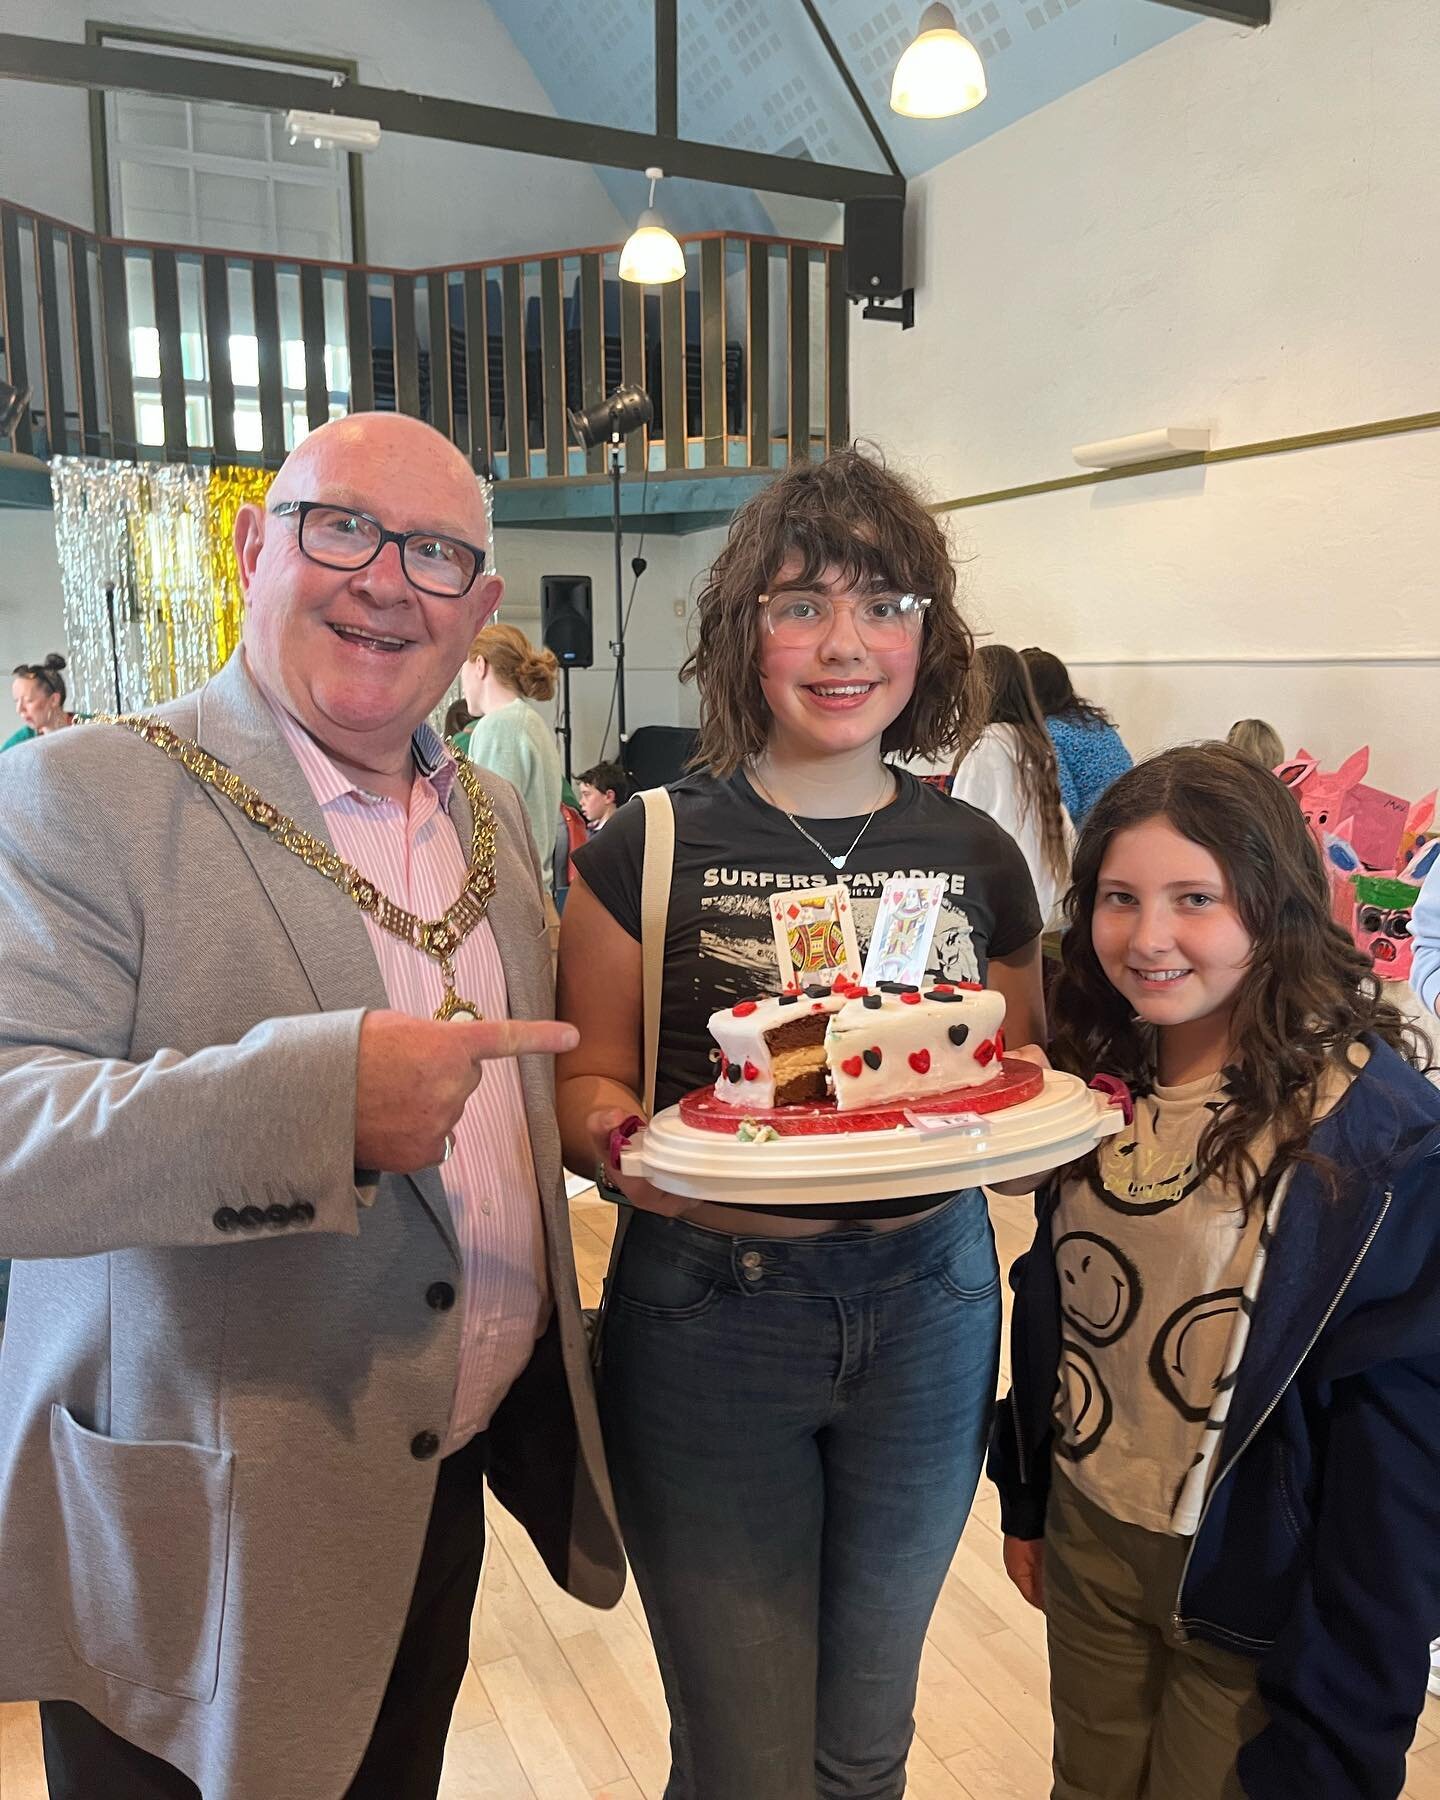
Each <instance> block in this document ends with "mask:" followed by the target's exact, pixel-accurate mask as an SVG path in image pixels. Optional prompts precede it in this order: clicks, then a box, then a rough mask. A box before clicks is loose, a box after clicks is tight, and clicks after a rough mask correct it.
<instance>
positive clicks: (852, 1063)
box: [840, 1056, 861, 1081]
mask: <svg viewBox="0 0 1440 1800" xmlns="http://www.w3.org/2000/svg"><path fill="white" fill-rule="evenodd" d="M840 1067H841V1068H842V1069H843V1070H844V1071H845V1073H846V1074H847V1075H848V1076H849V1077H850V1079H851V1080H852V1081H853V1080H854V1079H855V1077H856V1076H857V1075H858V1074H859V1073H860V1069H861V1063H860V1058H859V1057H858V1056H847V1057H846V1058H845V1060H844V1062H842V1063H841V1065H840Z"/></svg>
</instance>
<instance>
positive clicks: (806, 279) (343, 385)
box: [0, 201, 849, 484]
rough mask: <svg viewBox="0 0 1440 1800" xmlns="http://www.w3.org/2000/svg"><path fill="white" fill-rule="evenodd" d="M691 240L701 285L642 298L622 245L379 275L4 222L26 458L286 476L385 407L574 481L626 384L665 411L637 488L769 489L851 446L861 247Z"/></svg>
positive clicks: (490, 464) (7, 342) (590, 470)
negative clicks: (783, 474)
mask: <svg viewBox="0 0 1440 1800" xmlns="http://www.w3.org/2000/svg"><path fill="white" fill-rule="evenodd" d="M682 241H683V242H684V245H685V260H686V278H685V280H684V281H683V282H675V283H672V284H670V285H669V286H667V287H663V288H650V289H641V288H638V287H636V286H634V285H633V284H632V283H630V282H624V281H621V280H620V279H619V277H618V273H617V263H618V260H619V249H618V246H616V247H608V248H599V249H590V250H572V251H564V252H556V253H554V254H550V255H545V256H532V257H523V258H510V259H505V260H502V261H498V262H480V263H464V264H456V265H454V266H452V267H448V268H435V269H390V268H377V267H370V266H363V267H362V266H356V265H350V264H337V263H322V262H308V261H303V260H300V259H297V258H294V257H269V256H256V255H253V254H248V253H247V254H244V255H241V254H236V253H233V252H230V251H226V250H195V249H187V248H185V247H182V246H176V245H168V244H149V243H138V242H134V241H129V240H122V239H117V238H103V237H96V236H95V235H94V234H92V233H89V232H85V231H82V230H80V229H78V228H76V227H74V226H70V225H66V224H63V223H62V222H60V221H59V220H57V219H52V218H48V217H46V216H45V215H44V214H41V213H36V212H33V211H29V210H27V209H26V208H23V207H20V206H15V205H11V204H10V203H8V202H4V201H0V333H3V343H4V348H3V359H0V366H3V367H4V369H5V371H6V379H7V380H8V381H10V382H11V383H12V384H13V385H14V386H16V387H19V388H24V387H28V388H29V389H30V390H31V394H32V400H31V406H30V409H29V411H28V412H27V414H26V415H25V416H24V417H23V418H22V419H21V421H20V423H19V425H18V427H17V429H16V431H15V433H14V437H13V439H12V440H11V442H12V447H13V448H14V449H15V450H17V451H20V452H26V453H30V454H34V455H38V456H41V457H45V456H50V455H58V454H68V455H86V456H104V457H113V458H126V459H135V458H140V459H145V458H152V459H163V460H166V461H172V462H187V461H188V462H204V463H211V462H213V463H218V464H235V463H241V464H244V463H254V464H260V465H263V466H265V467H267V468H268V467H274V466H276V465H278V464H279V463H280V461H281V460H282V459H283V458H284V456H285V454H286V452H287V451H288V450H290V449H292V448H293V447H294V445H295V444H296V443H298V442H299V441H300V440H301V439H303V438H304V436H305V435H306V433H307V432H309V431H313V430H314V429H315V428H316V426H318V425H321V424H323V423H324V422H325V421H326V420H327V419H332V418H336V417H339V416H340V415H341V414H343V413H346V412H350V411H367V410H370V409H372V408H380V409H382V410H385V409H390V410H397V411H400V412H404V413H409V414H411V415H412V416H413V417H415V418H420V419H426V420H428V421H429V423H430V424H432V425H433V426H434V427H435V428H436V429H437V430H438V431H442V432H443V433H444V434H445V435H446V436H447V437H449V438H451V439H452V440H453V441H454V442H455V443H456V444H458V445H459V446H460V448H461V449H462V450H463V451H464V452H465V453H466V455H467V456H468V457H469V458H470V459H471V461H472V463H473V466H474V467H475V468H476V469H477V470H479V471H482V472H488V473H490V474H491V475H493V476H494V477H495V478H496V479H498V480H503V481H507V482H516V481H528V482H535V483H541V482H543V483H547V484H553V483H556V482H560V481H567V480H568V481H574V480H577V479H583V478H584V477H586V476H587V475H588V476H591V477H595V476H599V475H601V474H602V472H603V467H604V460H603V451H601V450H599V449H592V450H588V451H586V450H583V449H581V448H579V447H578V446H577V445H576V444H575V442H574V439H573V435H572V434H571V433H570V431H569V428H568V420H567V408H570V407H578V406H590V405H593V404H594V403H595V402H596V401H598V400H600V399H601V398H602V397H603V396H604V395H605V394H606V393H608V392H609V391H610V390H611V389H612V388H613V387H614V386H615V385H616V383H617V382H620V381H626V382H635V383H638V384H639V385H640V386H641V387H643V388H645V389H646V390H647V391H648V393H649V394H650V396H651V398H652V400H653V401H654V405H655V421H654V423H653V425H652V426H650V427H649V429H648V430H640V431H636V432H634V433H632V434H631V436H630V438H629V439H628V440H627V457H626V461H627V467H629V468H630V469H631V470H638V469H648V470H653V471H657V472H661V473H675V472H679V471H689V472H692V473H699V472H702V471H706V472H709V473H711V474H721V473H724V472H725V471H727V470H729V471H735V472H740V471H750V472H753V471H755V470H757V469H770V468H774V467H777V466H782V465H784V464H785V463H787V462H790V461H792V460H795V459H797V458H804V457H810V456H815V455H823V454H824V453H825V451H826V450H827V449H828V448H830V447H831V446H834V445H838V444H840V443H842V442H844V440H845V439H846V437H847V436H848V429H849V421H848V404H847V380H846V374H847V353H846V342H847V308H846V300H845V292H844V282H843V273H842V269H841V262H840V251H839V250H838V248H836V247H835V246H833V245H826V244H815V243H802V242H794V241H791V240H788V239H777V238H763V237H740V236H733V235H730V234H717V233H705V234H701V235H699V236H696V237H692V238H687V239H684V240H682ZM3 442H4V440H3V439H0V444H3Z"/></svg>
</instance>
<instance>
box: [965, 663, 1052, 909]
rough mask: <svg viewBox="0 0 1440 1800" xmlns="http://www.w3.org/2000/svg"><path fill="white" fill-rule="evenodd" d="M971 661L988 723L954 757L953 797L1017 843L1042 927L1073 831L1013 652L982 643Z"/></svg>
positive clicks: (1025, 676)
mask: <svg viewBox="0 0 1440 1800" xmlns="http://www.w3.org/2000/svg"><path fill="white" fill-rule="evenodd" d="M975 666H976V670H977V672H978V674H979V677H980V680H981V681H982V683H983V684H984V689H985V692H986V694H987V695H988V703H989V712H988V722H987V723H986V725H985V728H984V729H983V730H982V731H981V733H980V735H979V737H978V738H977V739H976V740H975V742H974V744H973V745H972V746H971V748H970V749H969V750H968V751H967V752H966V753H965V755H964V757H963V758H962V759H961V761H960V764H959V766H958V768H957V769H956V771H955V779H954V782H953V783H952V784H951V788H950V792H951V796H952V798H954V799H956V800H964V801H966V802H968V804H969V805H971V806H976V807H978V808H979V809H980V811H981V812H983V813H989V815H990V817H991V818H992V819H994V821H995V823H996V824H997V825H999V826H1001V827H1002V828H1003V829H1004V830H1006V831H1008V832H1009V834H1010V836H1011V837H1012V838H1014V840H1015V842H1016V843H1017V844H1018V845H1019V846H1020V849H1021V851H1022V853H1023V854H1024V857H1025V861H1026V863H1027V864H1028V865H1029V868H1030V879H1031V880H1032V881H1033V882H1034V883H1035V893H1036V896H1037V897H1038V899H1039V901H1040V913H1041V917H1042V918H1043V919H1044V920H1045V924H1046V929H1047V930H1055V929H1057V928H1058V925H1059V922H1060V920H1059V912H1060V900H1061V897H1062V896H1063V895H1064V892H1065V887H1066V883H1067V882H1068V881H1069V879H1070V852H1071V850H1072V848H1073V847H1074V842H1075V832H1074V828H1073V826H1072V825H1071V823H1070V815H1069V813H1068V812H1067V811H1066V809H1065V807H1064V805H1063V804H1062V802H1061V799H1060V783H1059V778H1058V774H1057V770H1056V756H1055V750H1054V747H1053V745H1052V744H1051V742H1050V739H1049V738H1048V737H1047V736H1046V733H1045V721H1044V719H1043V718H1042V716H1041V713H1040V708H1039V706H1038V704H1037V703H1036V699H1035V693H1034V690H1033V689H1032V687H1031V685H1030V677H1029V675H1028V674H1027V673H1026V670H1025V664H1024V661H1023V660H1022V658H1021V656H1020V653H1019V652H1018V651H1016V650H1012V649H1011V648H1010V646H1009V645H1008V644H986V645H984V646H983V647H982V648H981V649H980V650H978V651H977V652H976V655H975Z"/></svg>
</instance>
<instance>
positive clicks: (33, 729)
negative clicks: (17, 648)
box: [0, 650, 75, 750]
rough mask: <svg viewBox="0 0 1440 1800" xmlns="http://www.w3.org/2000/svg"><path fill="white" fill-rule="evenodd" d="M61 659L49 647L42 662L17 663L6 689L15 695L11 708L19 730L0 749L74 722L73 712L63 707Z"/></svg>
mask: <svg viewBox="0 0 1440 1800" xmlns="http://www.w3.org/2000/svg"><path fill="white" fill-rule="evenodd" d="M64 670H65V658H64V657H63V656H59V655H57V654H56V653H55V652H54V651H53V650H52V651H51V653H50V654H49V656H47V657H46V658H45V660H44V662H42V663H17V664H16V667H15V679H14V680H13V681H12V682H11V683H10V692H11V693H12V694H13V695H14V697H15V711H16V713H17V714H18V715H19V719H20V729H19V730H18V731H15V732H12V733H11V735H10V736H9V737H8V738H6V740H5V742H4V743H3V744H0V750H9V749H11V748H12V747H13V746H14V745H16V744H23V743H25V742H26V740H27V739H29V738H33V737H44V736H45V735H46V734H47V732H51V731H60V730H63V729H64V727H65V726H67V725H73V724H74V723H75V714H74V713H72V712H67V711H66V710H65V674H64Z"/></svg>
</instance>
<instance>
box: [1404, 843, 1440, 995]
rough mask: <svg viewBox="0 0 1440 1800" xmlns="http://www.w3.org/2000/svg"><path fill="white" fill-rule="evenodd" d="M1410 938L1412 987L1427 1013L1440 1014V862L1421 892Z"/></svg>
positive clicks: (1411, 921)
mask: <svg viewBox="0 0 1440 1800" xmlns="http://www.w3.org/2000/svg"><path fill="white" fill-rule="evenodd" d="M1410 935H1411V937H1412V938H1413V939H1414V941H1415V959H1414V961H1413V963H1412V964H1411V966H1410V985H1411V987H1412V988H1414V990H1415V992H1416V994H1417V995H1418V996H1419V999H1420V1004H1421V1005H1422V1006H1423V1007H1424V1008H1425V1010H1426V1012H1431V1013H1437V1014H1440V862H1437V863H1436V865H1435V867H1434V868H1433V869H1431V871H1430V873H1429V874H1428V875H1427V876H1426V877H1425V885H1424V886H1423V887H1422V888H1421V889H1420V898H1419V899H1418V900H1417V901H1416V902H1415V910H1414V912H1413V913H1412V914H1411V915H1410Z"/></svg>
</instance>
